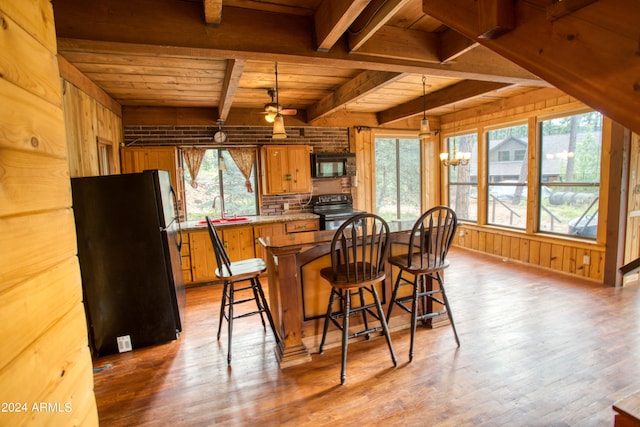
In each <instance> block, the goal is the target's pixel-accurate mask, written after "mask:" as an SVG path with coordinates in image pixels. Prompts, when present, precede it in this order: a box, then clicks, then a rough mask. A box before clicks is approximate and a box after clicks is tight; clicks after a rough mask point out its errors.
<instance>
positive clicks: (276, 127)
mask: <svg viewBox="0 0 640 427" xmlns="http://www.w3.org/2000/svg"><path fill="white" fill-rule="evenodd" d="M279 94H280V90H279V89H278V62H277V61H276V110H278V113H277V114H276V116H275V117H274V119H273V135H272V136H271V137H272V138H273V139H285V138H286V137H287V133H286V131H285V129H284V118H283V117H282V114H280V97H279Z"/></svg>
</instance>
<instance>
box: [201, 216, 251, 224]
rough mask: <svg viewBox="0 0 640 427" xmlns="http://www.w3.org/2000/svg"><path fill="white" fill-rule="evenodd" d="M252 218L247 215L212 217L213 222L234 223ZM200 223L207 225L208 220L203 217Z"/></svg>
mask: <svg viewBox="0 0 640 427" xmlns="http://www.w3.org/2000/svg"><path fill="white" fill-rule="evenodd" d="M249 221H251V219H249V217H246V216H234V217H229V218H211V222H212V223H213V224H234V223H238V222H249ZM198 225H207V220H206V219H202V220H200V221H198Z"/></svg>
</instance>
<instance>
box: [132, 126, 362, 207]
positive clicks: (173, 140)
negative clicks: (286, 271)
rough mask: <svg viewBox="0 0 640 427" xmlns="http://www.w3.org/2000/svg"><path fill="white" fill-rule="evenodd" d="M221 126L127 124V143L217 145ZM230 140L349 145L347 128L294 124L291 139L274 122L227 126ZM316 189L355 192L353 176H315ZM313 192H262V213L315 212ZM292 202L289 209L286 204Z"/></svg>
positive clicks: (320, 147)
mask: <svg viewBox="0 0 640 427" xmlns="http://www.w3.org/2000/svg"><path fill="white" fill-rule="evenodd" d="M217 129H218V127H217V126H125V127H124V141H125V145H127V146H129V145H135V146H140V145H178V146H185V145H197V146H211V147H215V146H217V144H216V143H214V142H213V141H212V136H213V133H214V132H215V131H216V130H217ZM223 129H224V131H225V132H226V133H227V137H228V139H227V142H226V143H225V144H223V146H224V147H233V146H236V145H255V146H258V147H259V146H262V145H271V144H273V145H283V144H300V145H311V146H312V147H313V151H314V152H318V153H320V152H341V151H348V149H349V132H348V129H347V128H322V127H290V128H287V139H284V140H273V139H272V138H271V132H272V127H271V126H224V127H223ZM320 181H321V182H320ZM313 187H314V192H317V191H318V189H321V190H320V191H322V192H326V191H331V192H333V191H335V192H342V193H350V192H351V180H350V179H349V178H348V177H345V178H340V179H337V180H331V181H330V182H327V180H314V185H313ZM311 196H312V194H308V193H305V194H288V195H277V196H263V195H261V196H260V198H261V203H260V205H261V208H260V215H280V214H282V213H301V212H311V210H312V209H311V206H310V205H309V199H310V198H311ZM285 203H288V207H289V209H288V211H286V212H285V210H284V206H285Z"/></svg>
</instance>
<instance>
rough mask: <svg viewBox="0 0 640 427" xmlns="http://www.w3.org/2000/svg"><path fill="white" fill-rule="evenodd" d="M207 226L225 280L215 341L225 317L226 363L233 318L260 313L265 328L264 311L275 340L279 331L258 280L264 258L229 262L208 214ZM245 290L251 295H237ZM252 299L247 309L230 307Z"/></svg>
mask: <svg viewBox="0 0 640 427" xmlns="http://www.w3.org/2000/svg"><path fill="white" fill-rule="evenodd" d="M207 226H208V228H209V235H210V236H211V243H212V244H213V251H214V253H215V255H216V261H217V262H218V268H217V269H216V277H218V278H219V279H222V280H223V281H224V287H223V290H222V301H221V302H220V321H219V323H218V335H217V338H218V341H220V333H221V331H222V321H223V319H226V320H227V326H228V328H227V335H228V337H227V339H228V346H227V363H229V364H230V363H231V335H232V332H233V320H234V319H239V318H242V317H247V316H253V315H257V314H259V315H260V318H261V320H262V327H263V328H264V329H265V331H266V325H265V322H264V315H263V313H264V314H266V315H267V319H268V321H269V325H270V326H271V330H272V331H273V335H274V336H275V338H276V342H277V343H279V342H280V339H279V338H278V333H277V332H276V328H275V325H274V323H273V317H272V316H271V311H270V310H269V305H268V304H267V300H266V298H265V296H264V292H263V291H262V285H261V284H260V279H259V276H260V275H261V274H262V273H264V272H265V271H266V270H267V267H266V265H265V263H264V261H263V260H262V259H260V258H250V259H245V260H242V261H235V262H231V260H230V259H229V255H228V254H227V251H226V249H225V248H224V245H223V244H222V240H221V239H220V236H219V235H218V232H217V230H216V228H215V227H214V225H213V223H212V222H211V219H210V218H209V217H207ZM239 282H249V284H248V285H246V284H245V285H242V286H241V287H236V284H237V283H239ZM245 290H251V292H252V295H251V296H250V297H247V298H242V299H236V295H235V294H236V292H241V291H245ZM251 301H254V302H255V304H256V309H255V310H253V311H250V312H247V313H243V314H239V315H234V313H233V308H234V306H235V305H238V304H244V303H247V302H251Z"/></svg>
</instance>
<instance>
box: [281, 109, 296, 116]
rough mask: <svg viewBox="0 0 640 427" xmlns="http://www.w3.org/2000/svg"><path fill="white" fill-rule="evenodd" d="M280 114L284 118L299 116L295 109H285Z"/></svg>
mask: <svg viewBox="0 0 640 427" xmlns="http://www.w3.org/2000/svg"><path fill="white" fill-rule="evenodd" d="M280 114H282V115H283V116H295V115H296V114H298V110H296V109H295V108H283V109H282V110H280Z"/></svg>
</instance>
